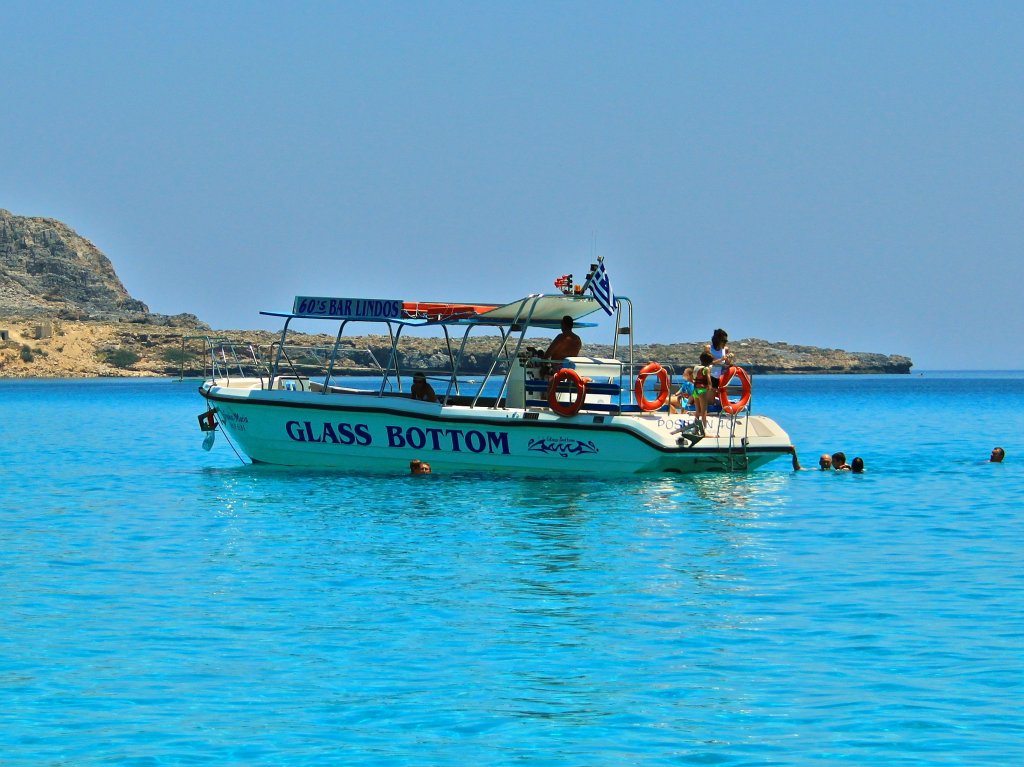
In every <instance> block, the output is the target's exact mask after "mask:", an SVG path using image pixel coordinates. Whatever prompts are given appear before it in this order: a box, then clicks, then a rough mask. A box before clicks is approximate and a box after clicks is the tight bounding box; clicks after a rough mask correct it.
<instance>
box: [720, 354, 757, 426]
mask: <svg viewBox="0 0 1024 767" xmlns="http://www.w3.org/2000/svg"><path fill="white" fill-rule="evenodd" d="M733 376H739V378H740V383H741V384H742V385H743V393H742V394H740V398H739V399H738V400H736V402H730V401H729V390H728V388H727V387H728V386H729V381H731V380H732V377H733ZM718 400H719V402H721V403H722V412H724V413H728V414H729V415H736V413H738V412H740V411H741V410H742V409H743V408H745V407H746V406H747V403H748V402H750V376H749V375H747V371H746V370H744V369H743V368H741V367H736V366H735V365H731V366H729V367H728V368H726V369H725V372H724V373H722V377H721V378H720V379H719V381H718Z"/></svg>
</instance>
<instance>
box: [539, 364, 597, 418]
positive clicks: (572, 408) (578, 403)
mask: <svg viewBox="0 0 1024 767" xmlns="http://www.w3.org/2000/svg"><path fill="white" fill-rule="evenodd" d="M563 381H572V382H573V383H575V384H576V399H574V400H572V401H571V402H562V401H561V400H559V399H558V385H559V384H561V383H562V382H563ZM586 397H587V382H586V381H584V380H583V379H582V378H581V377H580V374H579V373H577V372H576V371H575V370H573V369H572V368H562V369H561V370H559V371H558V372H557V373H555V374H554V375H553V376H552V377H551V383H549V384H548V405H550V406H551V409H552V410H554V411H555V412H556V413H558V414H559V415H576V414H577V413H578V412H580V408H581V407H583V400H585V399H586Z"/></svg>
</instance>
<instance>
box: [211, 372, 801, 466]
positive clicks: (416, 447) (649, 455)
mask: <svg viewBox="0 0 1024 767" xmlns="http://www.w3.org/2000/svg"><path fill="white" fill-rule="evenodd" d="M200 393H201V394H202V395H203V396H204V397H205V398H206V399H207V400H208V401H209V403H210V405H211V406H212V407H213V408H215V409H216V418H217V421H218V423H219V424H220V427H221V428H223V430H224V431H225V432H226V433H227V435H228V436H229V437H230V438H231V440H232V441H233V442H234V443H235V444H236V446H237V447H238V448H239V449H241V450H242V451H244V452H245V454H246V455H248V456H249V458H250V459H251V460H252V461H254V462H257V463H266V464H275V465H280V466H302V467H316V468H328V469H343V470H350V471H360V472H362V471H381V472H391V473H394V472H403V473H408V471H409V462H410V461H411V460H413V459H420V460H423V461H426V462H427V463H429V464H430V465H431V467H432V468H433V470H434V472H435V473H438V472H442V473H443V472H455V471H472V470H487V471H493V470H498V471H520V472H536V473H544V474H547V473H552V472H555V473H586V474H598V475H601V474H635V473H652V472H675V473H692V472H707V471H734V470H739V471H747V470H753V469H756V468H758V467H759V466H762V465H764V464H766V463H768V462H769V461H771V460H774V459H775V458H778V457H779V456H781V455H787V454H788V453H789V452H790V451H791V449H792V448H791V442H790V439H789V436H788V435H787V434H786V433H785V431H783V430H782V429H781V428H780V427H779V426H778V424H776V423H775V422H774V421H772V420H771V419H770V418H766V417H764V416H752V415H748V414H745V413H741V414H740V415H738V416H735V417H733V416H709V425H708V428H707V430H706V435H705V436H704V437H703V438H702V439H700V440H699V441H698V442H696V443H695V444H693V445H690V444H689V442H688V441H686V440H682V441H681V440H680V429H682V428H685V427H687V426H688V425H690V424H692V422H693V416H692V414H689V415H682V416H679V415H667V414H665V413H664V412H656V413H628V414H616V415H610V414H601V413H595V412H586V411H584V412H580V413H578V414H576V415H574V416H560V415H557V414H555V413H553V412H551V411H550V410H544V409H525V408H518V409H517V408H507V409H506V408H482V407H479V406H478V407H473V408H471V407H468V406H464V405H449V406H441V405H440V404H438V403H428V402H419V401H414V400H411V399H409V398H407V397H399V396H377V395H375V394H344V393H330V394H323V393H320V392H310V391H286V390H264V389H262V388H260V387H259V384H258V383H257V382H251V383H249V382H245V381H240V382H233V384H232V385H231V386H219V385H215V384H213V383H212V382H207V383H206V384H204V385H203V387H202V388H201V389H200Z"/></svg>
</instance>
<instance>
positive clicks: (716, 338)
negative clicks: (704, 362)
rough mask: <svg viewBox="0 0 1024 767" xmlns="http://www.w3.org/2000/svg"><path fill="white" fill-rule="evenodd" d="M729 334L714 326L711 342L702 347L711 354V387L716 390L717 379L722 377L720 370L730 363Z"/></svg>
mask: <svg viewBox="0 0 1024 767" xmlns="http://www.w3.org/2000/svg"><path fill="white" fill-rule="evenodd" d="M728 343H729V334H728V333H726V332H725V331H724V330H722V329H721V328H715V332H714V333H712V334H711V343H710V344H708V345H706V346H705V347H704V351H706V352H708V354H710V355H711V358H712V359H713V360H714V362H713V364H712V365H711V387H712V388H713V389H714V390H715V391H716V392H717V391H718V381H719V379H720V378H721V377H722V371H723V370H724V369H725V368H726V367H728V366H729V365H731V364H732V357H731V356H730V354H729V347H728V346H727V345H726V344H728Z"/></svg>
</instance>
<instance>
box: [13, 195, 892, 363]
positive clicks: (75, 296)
mask: <svg viewBox="0 0 1024 767" xmlns="http://www.w3.org/2000/svg"><path fill="white" fill-rule="evenodd" d="M205 337H209V338H218V339H227V340H229V341H231V342H235V343H246V344H253V345H254V346H257V347H259V346H263V347H266V346H269V344H271V343H272V342H273V341H275V340H276V339H277V334H276V333H270V332H266V331H246V330H227V331H224V330H213V329H211V328H210V327H209V325H207V324H206V323H204V322H202V321H201V320H200V319H199V318H198V317H197V316H196V315H194V314H190V313H181V314H176V315H162V314H153V313H151V312H150V311H149V308H148V307H147V306H146V304H144V303H143V302H142V301H139V300H138V299H135V298H133V297H132V296H130V295H129V294H128V291H127V290H126V289H125V287H124V285H123V284H122V283H121V280H120V279H119V278H118V276H117V273H116V272H115V270H114V267H113V264H111V262H110V259H109V258H107V257H106V256H105V255H104V254H103V253H102V252H101V251H100V250H99V249H98V248H97V247H96V246H95V245H93V244H92V243H91V242H89V241H88V240H86V239H84V238H83V237H81V236H79V235H78V234H77V233H76V232H75V231H74V230H72V229H71V228H70V227H68V226H67V225H65V224H63V223H61V222H60V221H57V220H55V219H51V218H34V217H25V216H16V215H13V214H12V213H10V212H8V211H6V210H0V377H6V378H79V377H96V376H167V375H172V376H178V375H181V374H184V375H186V376H199V375H202V374H203V372H204V370H203V361H204V355H203V354H202V350H203V348H204V342H203V338H205ZM351 340H352V342H353V343H352V344H350V346H351V347H352V349H353V353H352V354H351V355H349V356H348V357H346V358H345V359H344V360H343V361H342V364H341V365H340V368H341V369H340V370H339V372H353V373H354V372H363V371H365V370H366V367H365V363H363V362H361V361H360V358H361V357H365V356H366V352H367V351H369V352H370V353H372V355H373V356H374V357H376V358H377V359H378V360H384V359H386V358H387V354H388V351H389V349H390V344H389V342H388V340H387V338H386V337H384V336H365V337H362V338H359V339H351ZM303 341H304V342H305V343H306V344H307V345H309V346H323V345H326V344H331V343H333V341H334V338H333V336H326V335H324V336H308V337H306V338H305V339H303ZM703 343H705V342H704V341H693V342H682V343H674V344H647V345H640V346H639V347H638V348H637V361H642V360H651V359H654V360H658V361H659V362H662V363H664V364H670V365H673V366H675V367H683V366H685V365H692V364H693V363H694V362H695V361H696V359H697V356H698V355H699V353H700V349H701V346H702V345H703ZM546 344H547V339H543V338H538V339H536V342H535V344H534V345H536V346H541V347H543V346H545V345H546ZM403 347H404V351H405V359H404V361H403V364H404V365H405V366H406V367H409V368H412V367H415V368H422V369H443V368H444V367H445V364H444V361H445V353H444V344H443V341H442V340H441V339H430V338H416V339H413V338H409V339H406V340H403ZM730 348H731V349H732V351H733V353H734V355H735V357H736V358H737V360H738V362H739V364H741V365H742V366H743V367H745V368H746V369H747V370H749V371H750V372H751V373H909V372H910V368H911V365H912V363H911V360H910V359H909V358H908V357H904V356H901V355H884V354H872V353H867V352H847V351H843V350H842V349H821V348H817V347H812V346H798V345H794V344H788V343H781V342H775V341H764V340H760V339H756V338H747V339H741V340H739V341H732V342H731V344H730ZM494 351H495V350H494V344H493V343H492V342H491V341H490V340H488V339H486V338H479V339H476V340H474V341H471V342H470V345H469V346H468V347H467V352H468V354H469V358H470V362H471V369H470V370H468V371H467V372H476V373H482V372H484V371H485V370H486V369H487V368H488V367H489V366H490V363H491V361H492V360H493V355H494ZM586 351H587V353H588V354H590V355H593V356H598V357H600V356H610V354H611V348H610V347H602V346H599V345H592V344H588V345H587V349H586Z"/></svg>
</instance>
